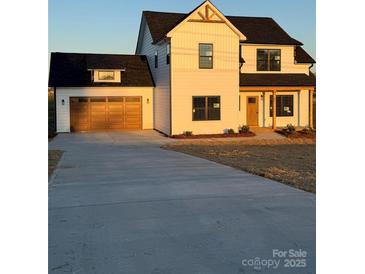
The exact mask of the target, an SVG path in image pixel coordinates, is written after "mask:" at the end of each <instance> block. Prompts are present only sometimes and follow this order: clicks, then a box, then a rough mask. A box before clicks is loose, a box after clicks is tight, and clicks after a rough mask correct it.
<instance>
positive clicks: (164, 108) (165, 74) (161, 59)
mask: <svg viewBox="0 0 365 274" xmlns="http://www.w3.org/2000/svg"><path fill="white" fill-rule="evenodd" d="M143 24H144V26H143V34H142V38H141V39H142V41H141V45H140V49H139V50H138V51H137V54H141V55H146V56H147V59H148V63H149V66H150V69H151V72H152V76H153V79H154V82H155V90H154V127H155V129H157V130H159V131H161V132H163V133H165V134H167V135H170V96H171V92H170V65H168V64H166V54H167V43H166V42H163V43H161V44H158V45H154V44H152V43H153V40H152V36H151V33H150V30H149V28H148V25H147V24H146V23H145V21H144V22H143ZM156 51H157V52H158V68H155V52H156Z"/></svg>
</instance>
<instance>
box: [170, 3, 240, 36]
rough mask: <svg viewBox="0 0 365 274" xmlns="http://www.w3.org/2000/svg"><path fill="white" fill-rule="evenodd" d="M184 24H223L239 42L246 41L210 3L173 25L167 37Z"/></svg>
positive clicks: (199, 7) (202, 5)
mask: <svg viewBox="0 0 365 274" xmlns="http://www.w3.org/2000/svg"><path fill="white" fill-rule="evenodd" d="M186 22H196V23H223V24H226V25H227V26H228V27H229V28H230V29H231V30H232V31H233V32H234V33H236V34H237V36H238V37H239V39H240V40H246V37H245V35H244V34H242V33H241V32H240V31H239V30H238V29H237V28H236V27H235V26H234V25H233V24H232V23H231V22H230V21H229V20H228V19H227V18H226V17H225V16H224V15H223V13H221V12H220V11H219V10H218V9H217V8H216V7H215V6H214V5H213V4H212V3H210V2H209V1H205V2H204V3H203V4H201V5H200V6H198V7H197V8H196V9H194V10H193V11H192V12H190V13H189V14H187V15H186V16H185V17H184V18H183V19H182V20H181V21H180V22H179V23H178V24H177V25H175V26H174V27H173V28H172V29H171V30H170V31H169V32H168V33H166V36H167V37H171V36H172V35H173V33H174V32H175V31H176V30H178V29H179V27H180V26H182V25H183V24H185V23H186Z"/></svg>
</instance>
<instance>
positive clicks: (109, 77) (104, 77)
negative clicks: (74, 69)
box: [98, 70, 115, 81]
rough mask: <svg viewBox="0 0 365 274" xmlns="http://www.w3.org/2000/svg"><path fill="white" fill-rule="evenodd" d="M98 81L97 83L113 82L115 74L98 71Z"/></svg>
mask: <svg viewBox="0 0 365 274" xmlns="http://www.w3.org/2000/svg"><path fill="white" fill-rule="evenodd" d="M98 80H99V81H114V80H115V72H114V71H106V70H99V71H98Z"/></svg>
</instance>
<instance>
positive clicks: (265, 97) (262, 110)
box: [239, 90, 309, 127]
mask: <svg viewBox="0 0 365 274" xmlns="http://www.w3.org/2000/svg"><path fill="white" fill-rule="evenodd" d="M276 94H277V95H293V96H294V106H293V108H294V115H293V116H291V117H276V126H277V127H285V126H286V125H287V124H293V125H294V126H297V127H298V126H300V127H306V126H308V125H309V91H308V90H301V91H300V92H299V93H298V91H288V92H284V91H278V92H277V93H276ZM270 95H272V92H271V91H267V92H261V91H259V92H258V91H256V92H255V91H252V92H251V91H249V92H241V93H240V102H241V108H240V111H239V124H240V125H243V124H244V125H245V124H247V120H246V119H247V97H248V96H258V97H259V126H260V127H272V117H270ZM299 97H300V98H299ZM299 105H300V112H299Z"/></svg>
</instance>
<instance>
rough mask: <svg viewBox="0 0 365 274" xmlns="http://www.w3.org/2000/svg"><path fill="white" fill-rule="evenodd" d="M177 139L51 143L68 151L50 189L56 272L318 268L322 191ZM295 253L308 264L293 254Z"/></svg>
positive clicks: (190, 273)
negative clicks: (318, 195) (195, 153)
mask: <svg viewBox="0 0 365 274" xmlns="http://www.w3.org/2000/svg"><path fill="white" fill-rule="evenodd" d="M169 141H171V140H170V139H168V138H165V137H162V136H160V135H159V134H158V133H156V132H154V131H140V132H126V133H85V134H82V133H80V134H61V135H58V136H57V137H56V138H55V139H54V140H53V141H52V142H51V143H50V144H49V147H50V149H61V150H64V151H65V153H64V155H63V158H62V159H61V162H60V164H59V167H58V169H57V170H56V172H55V174H54V176H53V178H52V180H51V182H50V190H49V272H50V273H79V274H81V273H87V274H92V273H96V274H112V273H127V274H132V273H136V274H147V273H151V274H158V273H159V274H168V273H174V274H179V273H181V274H195V273H206V274H215V273H217V274H228V273H241V274H242V273H258V272H259V273H260V272H261V273H280V274H282V273H296V274H298V273H315V195H313V194H310V193H306V192H303V191H300V190H297V189H294V188H291V187H288V186H285V185H282V184H280V183H277V182H274V181H271V180H267V179H264V178H261V177H257V176H254V175H251V174H248V173H245V172H242V171H239V170H235V169H233V168H230V167H227V166H223V165H220V164H217V163H213V162H210V161H207V160H204V159H200V158H195V157H192V156H188V155H185V154H180V153H177V152H173V151H166V150H163V149H161V148H160V146H161V145H162V144H164V143H165V142H169ZM291 249H292V250H295V251H298V253H296V254H297V255H300V257H298V258H296V259H305V261H299V260H285V259H293V258H290V254H293V252H290V254H289V251H290V250H291ZM273 250H275V252H276V253H277V254H278V255H282V257H278V256H276V257H275V258H273ZM300 250H301V251H300ZM280 251H283V252H282V253H280ZM285 251H286V252H287V253H286V256H284V254H285V253H284V252H285ZM303 251H304V252H306V254H305V255H306V256H304V253H303ZM279 253H280V254H279ZM273 259H275V260H280V261H279V266H277V268H276V269H274V267H275V265H274V266H271V267H270V268H267V266H266V264H268V263H269V264H271V263H273V262H274V261H272V260H273ZM268 260H270V261H268ZM254 262H255V263H256V267H254V266H252V264H253V263H254ZM259 262H260V264H261V266H260V265H258V263H259ZM277 262H278V261H275V263H277ZM303 262H305V263H306V267H303ZM242 263H243V264H244V265H242Z"/></svg>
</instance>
